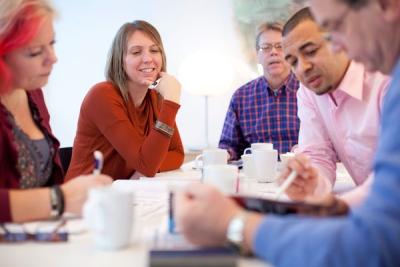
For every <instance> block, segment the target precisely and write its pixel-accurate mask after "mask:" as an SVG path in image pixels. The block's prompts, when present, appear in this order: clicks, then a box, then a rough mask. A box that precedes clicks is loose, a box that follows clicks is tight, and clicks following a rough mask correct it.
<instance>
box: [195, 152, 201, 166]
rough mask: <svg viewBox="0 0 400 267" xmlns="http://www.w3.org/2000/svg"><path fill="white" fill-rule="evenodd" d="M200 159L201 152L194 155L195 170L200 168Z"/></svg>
mask: <svg viewBox="0 0 400 267" xmlns="http://www.w3.org/2000/svg"><path fill="white" fill-rule="evenodd" d="M200 159H203V154H200V155H198V156H197V157H196V159H195V168H196V170H200V166H199V161H200Z"/></svg>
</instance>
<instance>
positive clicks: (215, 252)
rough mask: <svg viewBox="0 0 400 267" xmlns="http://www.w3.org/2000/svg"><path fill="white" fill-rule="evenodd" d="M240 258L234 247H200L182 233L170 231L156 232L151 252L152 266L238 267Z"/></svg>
mask: <svg viewBox="0 0 400 267" xmlns="http://www.w3.org/2000/svg"><path fill="white" fill-rule="evenodd" d="M238 259H239V253H238V251H237V250H235V249H234V248H232V247H228V246H224V247H215V248H203V247H198V246H195V245H193V244H190V243H189V242H188V241H186V240H185V239H184V237H183V236H182V235H180V234H169V233H168V234H162V235H157V233H156V235H155V238H154V242H153V244H152V247H151V249H150V252H149V262H150V265H149V266H150V267H169V266H171V267H172V266H173V267H180V266H182V267H236V266H237V264H238Z"/></svg>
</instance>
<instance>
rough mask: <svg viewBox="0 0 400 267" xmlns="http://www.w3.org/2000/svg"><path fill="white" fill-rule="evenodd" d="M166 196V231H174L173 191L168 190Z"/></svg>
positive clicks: (171, 232)
mask: <svg viewBox="0 0 400 267" xmlns="http://www.w3.org/2000/svg"><path fill="white" fill-rule="evenodd" d="M168 195H169V197H168V232H169V233H170V234H173V233H175V214H174V192H173V191H172V190H170V191H169V194H168Z"/></svg>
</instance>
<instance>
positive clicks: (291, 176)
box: [275, 171, 297, 200]
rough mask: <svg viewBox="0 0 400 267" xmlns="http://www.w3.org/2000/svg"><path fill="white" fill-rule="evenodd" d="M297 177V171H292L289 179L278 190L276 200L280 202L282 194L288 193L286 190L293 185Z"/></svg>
mask: <svg viewBox="0 0 400 267" xmlns="http://www.w3.org/2000/svg"><path fill="white" fill-rule="evenodd" d="M296 176H297V172H296V171H292V172H291V173H290V174H289V177H288V178H287V179H286V180H285V181H284V182H283V184H282V185H281V186H280V187H279V188H278V191H277V192H276V194H275V199H276V200H278V199H279V198H280V197H281V195H282V193H283V192H285V191H286V189H287V188H288V187H289V186H290V185H291V184H292V183H293V181H294V179H295V178H296Z"/></svg>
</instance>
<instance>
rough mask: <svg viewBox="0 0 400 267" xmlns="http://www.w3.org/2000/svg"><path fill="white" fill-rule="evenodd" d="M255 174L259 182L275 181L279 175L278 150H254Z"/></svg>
mask: <svg viewBox="0 0 400 267" xmlns="http://www.w3.org/2000/svg"><path fill="white" fill-rule="evenodd" d="M252 154H253V161H254V168H255V175H256V177H255V178H256V179H257V181H258V182H262V183H267V182H274V181H275V179H276V176H277V172H276V168H277V163H278V151H277V150H274V149H271V150H268V149H255V150H253V153H252Z"/></svg>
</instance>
